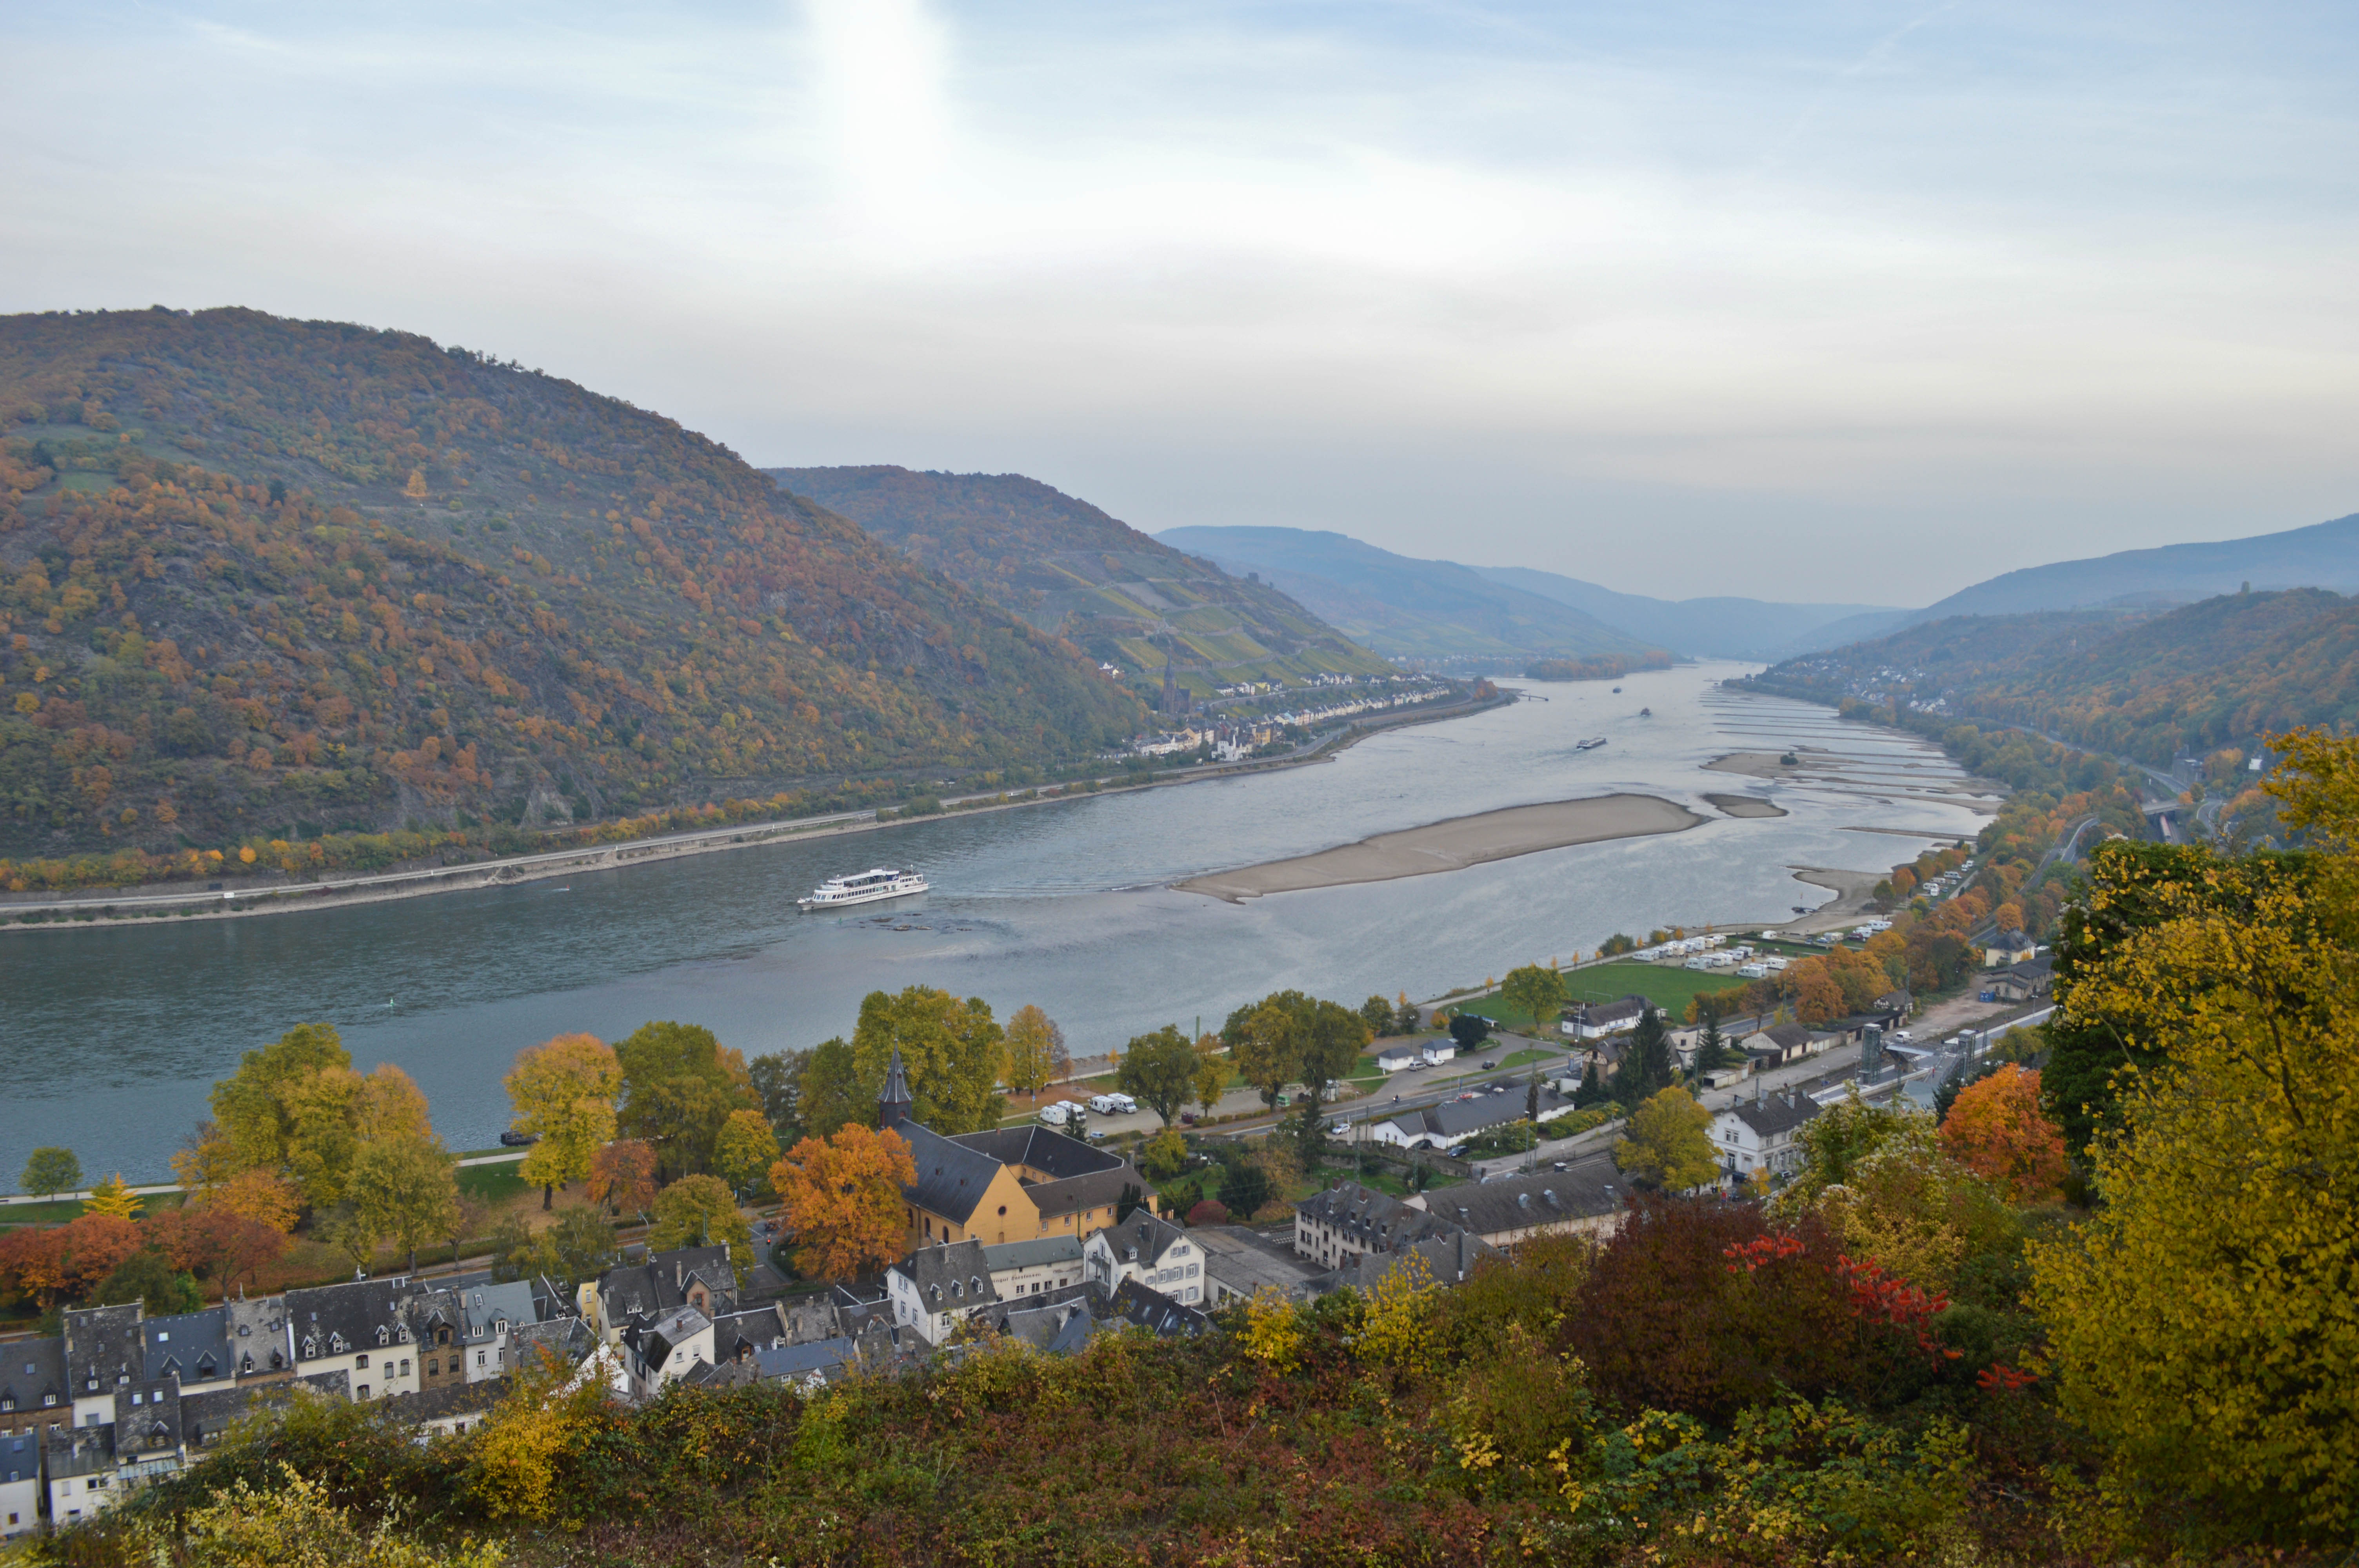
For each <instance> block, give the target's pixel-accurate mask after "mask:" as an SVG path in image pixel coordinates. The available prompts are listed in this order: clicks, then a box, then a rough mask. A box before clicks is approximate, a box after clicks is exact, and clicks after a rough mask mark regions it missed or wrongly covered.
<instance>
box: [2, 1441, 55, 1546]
mask: <svg viewBox="0 0 2359 1568" xmlns="http://www.w3.org/2000/svg"><path fill="white" fill-rule="evenodd" d="M62 1430H64V1429H63V1427H62V1426H60V1431H62ZM42 1441H43V1434H42V1433H39V1432H12V1433H6V1434H5V1435H0V1541H14V1540H16V1538H17V1537H18V1536H20V1535H29V1534H31V1533H32V1532H33V1531H34V1530H38V1529H39V1528H40V1520H41V1444H42Z"/></svg>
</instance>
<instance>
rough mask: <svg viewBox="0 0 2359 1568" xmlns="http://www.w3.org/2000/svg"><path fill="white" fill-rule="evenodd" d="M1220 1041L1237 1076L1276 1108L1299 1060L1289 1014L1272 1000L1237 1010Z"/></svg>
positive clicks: (1296, 1027) (1296, 1035)
mask: <svg viewBox="0 0 2359 1568" xmlns="http://www.w3.org/2000/svg"><path fill="white" fill-rule="evenodd" d="M1221 1037H1222V1038H1223V1040H1225V1041H1226V1042H1227V1043H1228V1047H1229V1060H1230V1062H1231V1064H1232V1065H1234V1067H1235V1068H1236V1071H1237V1076H1239V1077H1241V1078H1243V1079H1245V1082H1247V1083H1249V1084H1251V1085H1252V1086H1253V1087H1255V1088H1256V1089H1258V1090H1260V1091H1261V1098H1262V1103H1263V1104H1264V1105H1275V1104H1277V1097H1278V1095H1279V1094H1280V1093H1281V1092H1283V1091H1284V1089H1285V1088H1286V1086H1287V1085H1288V1084H1290V1083H1292V1082H1293V1081H1294V1077H1295V1073H1296V1070H1297V1068H1298V1065H1299V1062H1300V1059H1301V1029H1300V1026H1299V1023H1298V1022H1297V1021H1296V1019H1295V1015H1294V1012H1293V1010H1292V1009H1290V1008H1288V1007H1286V1006H1285V1005H1284V1004H1283V1003H1281V1002H1280V1001H1279V1000H1277V999H1276V998H1271V999H1268V1000H1263V1001H1261V1002H1257V1003H1255V1004H1254V1005H1252V1006H1250V1007H1243V1008H1239V1009H1238V1010H1237V1011H1235V1012H1233V1013H1231V1014H1230V1015H1229V1020H1228V1023H1227V1024H1226V1026H1224V1027H1223V1029H1222V1031H1221ZM1232 1207H1234V1205H1232Z"/></svg>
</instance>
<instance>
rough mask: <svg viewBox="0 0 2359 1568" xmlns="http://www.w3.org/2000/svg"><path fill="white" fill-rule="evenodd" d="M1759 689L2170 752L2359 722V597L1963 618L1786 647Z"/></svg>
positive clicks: (2225, 599) (2146, 753)
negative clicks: (1800, 652)
mask: <svg viewBox="0 0 2359 1568" xmlns="http://www.w3.org/2000/svg"><path fill="white" fill-rule="evenodd" d="M1760 680H1761V683H1762V684H1763V685H1765V686H1774V687H1778V688H1780V689H1784V690H1790V691H1798V692H1803V693H1806V694H1809V695H1812V696H1817V697H1824V698H1826V699H1827V700H1830V701H1832V700H1836V699H1839V698H1841V697H1862V698H1865V699H1867V700H1869V701H1872V702H1876V703H1887V702H1893V701H1897V702H1899V703H1901V704H1902V705H1904V706H1913V707H1916V708H1919V709H1929V708H1930V709H1931V710H1932V711H1936V712H1948V713H1955V714H1957V715H1959V716H1960V717H1974V718H1984V719H2001V720H2004V721H2006V722H2007V723H2012V724H2021V725H2025V726H2027V727H2029V728H2033V729H2037V730H2044V731H2046V732H2047V733H2049V734H2050V735H2054V736H2056V737H2058V738H2059V739H2061V740H2065V741H2073V742H2075V743H2077V744H2080V745H2083V746H2088V747H2091V748H2093V749H2095V750H2098V751H2104V752H2116V753H2119V754H2121V755H2124V756H2129V757H2135V758H2136V759H2138V760H2139V761H2141V762H2149V763H2155V764H2158V765H2159V764H2167V763H2169V762H2170V761H2171V760H2172V759H2173V758H2174V757H2176V756H2178V755H2180V754H2182V753H2185V752H2208V751H2212V750H2216V749H2220V748H2223V747H2228V746H2236V745H2246V744H2248V743H2249V742H2251V741H2253V740H2254V739H2255V738H2256V737H2258V736H2261V735H2265V734H2269V733H2276V732H2281V731H2283V730H2289V729H2292V728H2294V727H2295V726H2298V725H2310V724H2316V725H2324V726H2326V727H2328V728H2330V729H2333V728H2338V727H2344V726H2348V725H2351V724H2353V723H2354V722H2359V600H2353V599H2347V598H2344V597H2343V595H2341V594H2337V593H2332V592H2329V591H2327V590H2326V589H2314V588H2308V589H2288V590H2287V591H2285V592H2282V593H2231V594H2223V595H2221V596H2220V597H2218V598H2215V599H2207V600H2201V601H2200V602H2198V603H2194V604H2190V605H2184V606H2181V607H2180V608H2179V609H2176V610H2172V611H2167V612H2166V611H2158V610H2156V609H2154V608H2152V607H2144V608H2139V607H2115V608H2112V609H2105V610H2082V611H2045V612H2042V613H2038V614H2031V615H1964V616H1953V617H1951V618H1949V619H1947V620H1943V621H1937V622H1930V623H1928V624H1926V625H1922V626H1913V627H1910V628H1909V629H1908V630H1907V631H1905V632H1901V633H1897V634H1895V635H1893V636H1890V637H1885V638H1881V639H1878V640H1877V641H1875V642H1871V643H1854V644H1853V645H1852V646H1850V647H1847V648H1840V649H1837V650H1835V651H1833V652H1832V653H1826V654H1810V655H1807V656H1805V657H1802V658H1799V659H1789V660H1788V661H1787V662H1785V663H1784V664H1781V665H1774V666H1772V667H1771V668H1770V669H1769V670H1767V671H1766V672H1764V673H1763V675H1762V676H1761V677H1760Z"/></svg>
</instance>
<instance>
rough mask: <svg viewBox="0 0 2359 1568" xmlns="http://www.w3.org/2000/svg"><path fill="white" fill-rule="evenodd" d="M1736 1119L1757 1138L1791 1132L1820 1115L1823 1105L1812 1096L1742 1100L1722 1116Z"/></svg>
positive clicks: (1724, 1111)
mask: <svg viewBox="0 0 2359 1568" xmlns="http://www.w3.org/2000/svg"><path fill="white" fill-rule="evenodd" d="M1720 1114H1721V1115H1723V1116H1733V1117H1734V1118H1736V1119H1737V1120H1739V1121H1741V1122H1743V1123H1745V1126H1747V1127H1749V1128H1751V1129H1752V1130H1753V1135H1754V1136H1755V1137H1756V1138H1773V1137H1776V1136H1777V1135H1778V1134H1780V1133H1786V1132H1791V1131H1793V1130H1795V1129H1797V1128H1799V1127H1800V1126H1801V1125H1802V1124H1803V1123H1804V1122H1806V1121H1809V1120H1810V1119H1812V1118H1813V1117H1815V1116H1817V1115H1818V1114H1819V1102H1818V1101H1816V1100H1814V1099H1812V1098H1810V1096H1808V1095H1793V1096H1790V1097H1789V1096H1786V1095H1769V1096H1765V1097H1764V1098H1761V1099H1759V1100H1740V1101H1738V1102H1737V1103H1736V1104H1734V1105H1733V1106H1730V1107H1729V1108H1727V1109H1725V1110H1723V1111H1722V1112H1721V1113H1720Z"/></svg>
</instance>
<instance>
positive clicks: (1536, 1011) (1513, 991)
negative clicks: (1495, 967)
mask: <svg viewBox="0 0 2359 1568" xmlns="http://www.w3.org/2000/svg"><path fill="white" fill-rule="evenodd" d="M1499 999H1500V1000H1502V1001H1504V1002H1506V1004H1507V1005H1508V1006H1509V1007H1511V1008H1514V1009H1515V1010H1516V1011H1518V1012H1520V1013H1522V1014H1524V1015H1525V1016H1526V1017H1527V1018H1529V1019H1530V1020H1531V1021H1532V1028H1533V1029H1534V1030H1535V1031H1538V1032H1543V1033H1544V1032H1546V1031H1548V1030H1550V1029H1553V1028H1554V1027H1555V1026H1556V1019H1557V1014H1558V1013H1559V1012H1560V1011H1563V1008H1564V977H1563V976H1561V975H1560V974H1558V973H1557V972H1556V971H1555V970H1554V969H1551V968H1549V967H1548V966H1546V965H1545V964H1526V965H1524V966H1523V967H1522V968H1514V969H1509V970H1508V971H1507V978H1506V979H1505V980H1504V981H1502V982H1500V986H1499Z"/></svg>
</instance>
